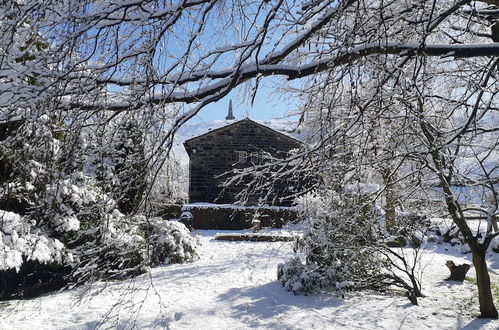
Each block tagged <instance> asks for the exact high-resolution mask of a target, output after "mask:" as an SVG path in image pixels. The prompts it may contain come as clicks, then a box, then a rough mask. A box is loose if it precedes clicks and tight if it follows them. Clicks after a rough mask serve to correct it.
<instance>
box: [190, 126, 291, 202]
mask: <svg viewBox="0 0 499 330" xmlns="http://www.w3.org/2000/svg"><path fill="white" fill-rule="evenodd" d="M300 146H301V144H300V142H298V141H297V140H295V139H293V138H290V137H288V136H286V135H284V134H281V133H279V132H276V131H274V130H272V129H270V128H268V127H266V126H263V125H261V124H258V123H256V122H254V121H252V120H249V119H245V120H241V121H239V122H236V123H234V124H231V125H228V126H225V127H222V128H219V129H216V130H213V131H212V132H209V133H207V134H204V135H201V136H199V137H196V138H193V139H191V140H188V141H186V143H185V147H186V150H187V152H188V154H189V157H190V163H189V172H190V176H189V202H190V203H193V202H208V203H214V202H215V203H220V204H222V203H229V204H232V203H234V202H236V200H237V198H236V195H237V194H238V193H239V192H240V191H241V190H242V189H243V188H244V185H245V184H244V183H242V184H240V185H239V186H232V187H230V188H228V189H226V190H225V191H222V188H221V184H222V182H223V181H224V180H225V179H226V178H227V176H225V175H224V173H227V172H230V171H232V170H233V169H234V168H243V167H248V166H251V165H253V164H255V163H261V162H262V161H264V158H265V157H266V156H267V155H271V156H272V157H278V158H285V157H286V155H287V152H288V151H290V150H291V149H295V148H299V147H300ZM243 153H246V155H247V157H245V158H244V159H241V158H242V155H243ZM289 187H290V184H289V182H286V181H282V180H281V182H277V183H276V184H275V185H274V188H273V191H272V194H271V196H270V198H269V199H273V198H275V197H276V196H277V197H282V196H285V195H286V194H288V191H287V190H289V189H288V188H289ZM260 197H262V196H260V195H255V196H250V198H251V199H252V200H249V202H250V203H252V202H254V204H256V201H257V200H258V198H260ZM289 204H290V201H286V202H283V203H282V204H281V205H289Z"/></svg>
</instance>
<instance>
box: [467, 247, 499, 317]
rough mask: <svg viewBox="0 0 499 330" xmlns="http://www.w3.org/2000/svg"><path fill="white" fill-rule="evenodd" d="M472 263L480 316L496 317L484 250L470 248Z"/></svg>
mask: <svg viewBox="0 0 499 330" xmlns="http://www.w3.org/2000/svg"><path fill="white" fill-rule="evenodd" d="M472 254H473V265H474V266H475V271H476V283H477V286H478V300H479V303H480V317H486V318H497V316H498V315H497V309H496V307H495V306H494V298H493V296H492V291H491V287H490V276H489V272H488V270H487V263H486V261H485V252H484V253H481V252H479V251H474V250H472Z"/></svg>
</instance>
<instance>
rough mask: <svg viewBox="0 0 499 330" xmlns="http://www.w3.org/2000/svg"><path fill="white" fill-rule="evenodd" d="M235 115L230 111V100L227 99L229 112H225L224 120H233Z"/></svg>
mask: <svg viewBox="0 0 499 330" xmlns="http://www.w3.org/2000/svg"><path fill="white" fill-rule="evenodd" d="M234 119H236V117H234V114H233V113H232V100H230V101H229V113H228V114H227V117H225V120H234Z"/></svg>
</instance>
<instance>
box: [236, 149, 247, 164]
mask: <svg viewBox="0 0 499 330" xmlns="http://www.w3.org/2000/svg"><path fill="white" fill-rule="evenodd" d="M236 154H237V157H236V160H237V163H238V164H244V163H246V162H247V156H248V153H247V152H246V151H236Z"/></svg>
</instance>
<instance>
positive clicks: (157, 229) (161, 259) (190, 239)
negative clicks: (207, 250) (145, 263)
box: [145, 218, 199, 265]
mask: <svg viewBox="0 0 499 330" xmlns="http://www.w3.org/2000/svg"><path fill="white" fill-rule="evenodd" d="M145 227H146V228H145V233H146V237H147V240H148V242H149V258H150V263H151V265H159V264H170V263H183V262H189V261H192V260H194V259H196V258H197V251H196V250H197V247H198V244H199V240H198V239H197V238H196V237H194V236H193V235H192V234H191V233H190V231H189V229H187V227H186V226H185V225H184V224H183V223H181V222H178V221H165V220H163V219H161V218H151V219H149V221H148V222H147V225H146V226H145Z"/></svg>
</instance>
